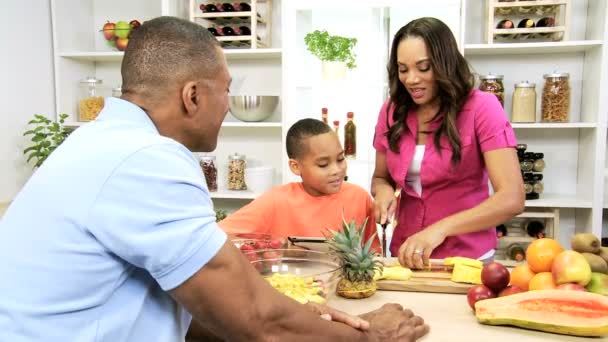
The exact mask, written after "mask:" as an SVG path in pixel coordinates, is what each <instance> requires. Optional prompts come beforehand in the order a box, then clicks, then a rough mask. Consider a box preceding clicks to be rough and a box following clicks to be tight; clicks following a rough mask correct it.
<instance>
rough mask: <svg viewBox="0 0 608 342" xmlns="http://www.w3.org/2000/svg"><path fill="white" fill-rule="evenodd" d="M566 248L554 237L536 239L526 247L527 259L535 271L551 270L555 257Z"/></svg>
mask: <svg viewBox="0 0 608 342" xmlns="http://www.w3.org/2000/svg"><path fill="white" fill-rule="evenodd" d="M563 251H564V249H563V248H562V246H561V245H560V244H559V242H557V241H555V240H553V239H548V238H544V239H536V240H534V242H532V243H531V244H530V245H529V246H528V249H526V261H527V262H528V265H529V266H530V269H531V270H532V271H533V272H535V273H539V272H550V271H551V265H552V264H553V259H554V258H555V257H556V256H557V255H558V254H559V253H561V252H563Z"/></svg>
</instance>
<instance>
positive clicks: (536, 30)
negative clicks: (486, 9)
mask: <svg viewBox="0 0 608 342" xmlns="http://www.w3.org/2000/svg"><path fill="white" fill-rule="evenodd" d="M564 31H566V27H565V26H553V27H533V28H510V29H494V35H495V36H496V35H499V34H505V35H508V34H522V33H555V32H564Z"/></svg>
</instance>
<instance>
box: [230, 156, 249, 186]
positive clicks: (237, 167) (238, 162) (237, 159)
mask: <svg viewBox="0 0 608 342" xmlns="http://www.w3.org/2000/svg"><path fill="white" fill-rule="evenodd" d="M245 167H246V161H245V156H244V155H241V154H238V153H235V154H231V155H229V156H228V190H247V184H245Z"/></svg>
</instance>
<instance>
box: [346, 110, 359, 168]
mask: <svg viewBox="0 0 608 342" xmlns="http://www.w3.org/2000/svg"><path fill="white" fill-rule="evenodd" d="M353 116H354V113H353V112H348V113H346V118H347V120H348V121H347V122H346V125H344V155H345V156H346V157H347V158H355V157H356V155H357V126H355V123H354V122H353Z"/></svg>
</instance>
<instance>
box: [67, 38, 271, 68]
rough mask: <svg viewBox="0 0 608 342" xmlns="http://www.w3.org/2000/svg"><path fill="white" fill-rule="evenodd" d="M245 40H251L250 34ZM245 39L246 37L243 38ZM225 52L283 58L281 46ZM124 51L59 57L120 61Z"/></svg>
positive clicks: (229, 55) (245, 56) (232, 57)
mask: <svg viewBox="0 0 608 342" xmlns="http://www.w3.org/2000/svg"><path fill="white" fill-rule="evenodd" d="M247 37H249V38H247V39H245V40H251V37H250V36H247ZM241 40H244V39H241ZM224 54H225V55H226V58H227V59H228V60H238V59H265V58H268V59H271V58H272V59H277V58H281V55H282V50H281V49H280V48H271V49H267V48H259V49H224ZM123 56H124V52H122V51H78V52H61V53H59V57H63V58H69V59H74V60H79V61H87V62H120V61H122V57H123Z"/></svg>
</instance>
